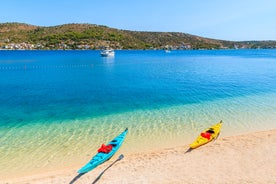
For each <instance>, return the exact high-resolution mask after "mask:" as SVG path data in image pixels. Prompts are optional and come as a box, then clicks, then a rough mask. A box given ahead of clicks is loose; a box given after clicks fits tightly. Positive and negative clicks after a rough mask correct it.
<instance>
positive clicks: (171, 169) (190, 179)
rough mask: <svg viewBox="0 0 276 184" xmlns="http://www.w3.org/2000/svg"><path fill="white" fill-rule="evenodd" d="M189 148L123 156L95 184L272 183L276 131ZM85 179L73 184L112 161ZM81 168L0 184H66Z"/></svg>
mask: <svg viewBox="0 0 276 184" xmlns="http://www.w3.org/2000/svg"><path fill="white" fill-rule="evenodd" d="M188 146H189V145H183V146H179V147H173V148H166V149H160V150H158V151H148V152H140V153H130V154H125V155H124V156H125V157H124V159H122V160H121V161H119V162H118V163H116V164H115V165H113V166H112V167H111V168H110V169H109V170H107V171H106V172H105V174H104V175H103V176H102V177H101V179H100V180H99V182H98V183H205V184H206V183H247V182H249V183H275V182H276V174H275V172H274V171H275V170H276V165H275V164H273V160H275V158H276V129H271V130H267V131H258V132H251V133H246V134H241V135H235V136H228V137H223V136H220V137H219V138H218V139H217V140H216V141H214V142H211V143H209V144H206V145H204V146H201V147H199V148H197V149H195V150H192V151H191V152H188V153H185V152H186V151H187V149H188ZM120 153H121V152H120V151H119V153H117V154H115V155H114V157H113V158H111V160H109V161H107V162H105V163H103V164H102V165H100V166H99V167H97V168H95V169H94V170H93V171H91V172H88V173H86V174H85V175H83V176H81V177H80V178H78V179H77V180H76V182H74V183H75V184H82V183H92V182H93V181H94V180H95V178H97V176H98V175H99V174H100V173H101V172H102V171H103V170H104V169H105V168H106V167H108V166H109V165H110V164H111V163H112V162H113V161H115V160H116V159H117V158H118V156H119V154H120ZM79 167H81V166H76V168H75V166H74V168H73V167H70V168H64V169H63V170H57V171H51V172H43V173H40V174H33V175H28V176H13V177H12V178H5V179H4V180H2V181H1V179H0V183H5V184H7V183H9V184H10V183H31V184H33V183H34V184H36V183H51V184H55V183H56V184H62V183H69V182H70V181H72V179H73V178H74V177H76V176H77V172H76V170H77V169H78V168H79Z"/></svg>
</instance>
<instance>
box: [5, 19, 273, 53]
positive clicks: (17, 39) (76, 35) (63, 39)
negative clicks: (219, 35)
mask: <svg viewBox="0 0 276 184" xmlns="http://www.w3.org/2000/svg"><path fill="white" fill-rule="evenodd" d="M105 47H111V48H113V49H237V48H248V49H257V48H276V41H243V42H234V41H226V40H216V39H209V38H203V37H199V36H195V35H190V34H186V33H180V32H145V31H129V30H120V29H115V28H109V27H107V26H103V25H95V24H64V25H58V26H51V27H43V26H35V25H29V24H23V23H2V24H0V49H30V50H32V49H41V50H48V49H65V50H66V49H93V50H97V49H103V48H105Z"/></svg>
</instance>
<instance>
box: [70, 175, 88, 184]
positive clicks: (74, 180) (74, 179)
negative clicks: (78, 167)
mask: <svg viewBox="0 0 276 184" xmlns="http://www.w3.org/2000/svg"><path fill="white" fill-rule="evenodd" d="M84 174H85V173H80V174H78V175H77V176H76V177H75V178H73V179H72V181H70V183H69V184H74V183H75V182H76V181H77V180H78V179H79V178H80V177H81V176H82V175H84Z"/></svg>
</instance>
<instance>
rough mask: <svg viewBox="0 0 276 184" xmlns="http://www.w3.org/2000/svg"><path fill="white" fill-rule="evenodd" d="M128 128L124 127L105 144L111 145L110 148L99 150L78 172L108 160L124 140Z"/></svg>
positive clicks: (81, 172)
mask: <svg viewBox="0 0 276 184" xmlns="http://www.w3.org/2000/svg"><path fill="white" fill-rule="evenodd" d="M127 132H128V129H127V128H126V129H125V131H124V132H122V133H121V134H120V135H118V136H117V137H115V138H114V139H113V140H112V141H110V142H109V143H108V144H107V145H108V146H110V147H111V150H110V151H109V152H108V153H104V152H99V153H97V154H96V155H95V156H94V157H93V158H92V159H91V160H90V161H89V162H88V163H87V164H86V165H85V166H83V167H82V168H81V169H80V170H78V173H80V174H83V173H87V172H89V171H91V170H92V169H94V168H96V167H97V166H98V165H100V164H102V163H104V162H105V161H107V160H109V159H110V158H111V157H112V156H113V155H114V154H115V153H116V152H117V151H118V149H119V148H120V147H121V145H122V143H123V142H124V140H125V137H126V134H127Z"/></svg>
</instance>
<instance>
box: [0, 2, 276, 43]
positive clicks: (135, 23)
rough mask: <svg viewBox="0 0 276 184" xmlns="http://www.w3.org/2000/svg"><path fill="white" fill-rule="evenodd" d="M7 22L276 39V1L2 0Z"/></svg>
mask: <svg viewBox="0 0 276 184" xmlns="http://www.w3.org/2000/svg"><path fill="white" fill-rule="evenodd" d="M5 22H20V23H27V24H32V25H38V26H55V25H60V24H67V23H90V24H97V25H105V26H108V27H112V28H117V29H124V30H132V31H157V32H183V33H188V34H192V35H197V36H202V37H207V38H214V39H221V40H231V41H244V40H276V0H105V1H104V0H0V23H5ZM0 34H1V33H0Z"/></svg>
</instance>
